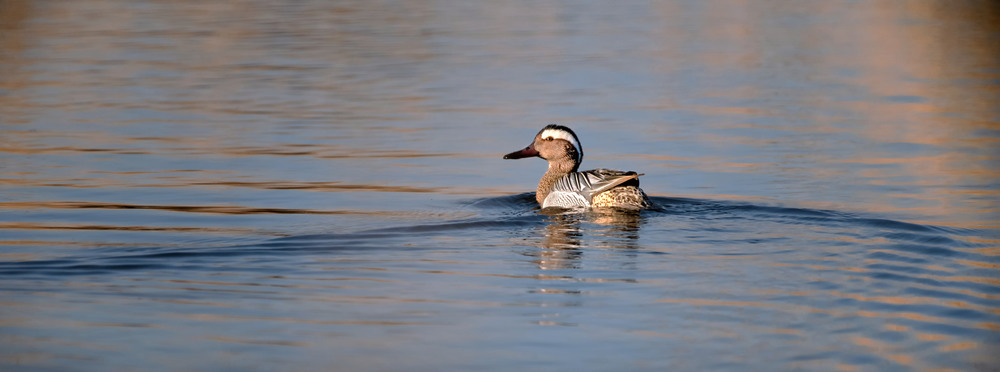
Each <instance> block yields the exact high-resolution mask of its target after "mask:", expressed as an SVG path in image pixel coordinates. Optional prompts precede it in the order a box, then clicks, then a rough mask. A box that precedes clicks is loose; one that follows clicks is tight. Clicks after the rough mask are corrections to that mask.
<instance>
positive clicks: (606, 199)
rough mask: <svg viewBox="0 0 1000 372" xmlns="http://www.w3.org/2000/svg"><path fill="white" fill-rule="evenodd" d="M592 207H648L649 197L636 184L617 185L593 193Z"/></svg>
mask: <svg viewBox="0 0 1000 372" xmlns="http://www.w3.org/2000/svg"><path fill="white" fill-rule="evenodd" d="M591 206H593V207H594V208H600V207H612V208H622V209H644V208H649V206H650V203H649V197H647V196H646V193H645V192H643V191H642V189H640V188H638V187H636V186H619V187H615V188H613V189H611V190H608V191H605V192H602V193H600V194H597V195H594V201H593V202H592V203H591Z"/></svg>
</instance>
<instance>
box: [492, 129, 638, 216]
mask: <svg viewBox="0 0 1000 372" xmlns="http://www.w3.org/2000/svg"><path fill="white" fill-rule="evenodd" d="M532 156H537V157H540V158H542V159H545V160H546V161H548V162H549V170H548V171H546V172H545V175H544V176H542V180H541V181H539V182H538V191H537V192H536V193H535V200H537V201H538V204H541V206H542V208H547V207H560V208H581V207H582V208H587V207H595V208H600V207H613V208H622V209H633V210H637V209H643V208H648V207H649V205H650V203H649V198H648V197H646V193H644V192H642V189H640V188H639V176H641V175H642V174H638V173H636V172H632V171H628V172H626V171H620V170H613V169H603V168H602V169H593V170H588V171H583V172H577V169H578V168H579V167H580V163H581V162H583V147H582V146H581V145H580V139H578V138H577V137H576V133H573V130H572V129H569V128H567V127H564V126H562V125H556V124H549V125H547V126H545V128H542V130H541V131H539V132H538V134H536V135H535V140H534V141H533V142H532V143H531V145H528V147H525V148H524V149H523V150H518V151H514V152H512V153H510V154H507V155H504V156H503V158H504V159H521V158H527V157H532Z"/></svg>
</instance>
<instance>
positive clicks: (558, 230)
mask: <svg viewBox="0 0 1000 372" xmlns="http://www.w3.org/2000/svg"><path fill="white" fill-rule="evenodd" d="M539 213H541V214H544V215H546V216H548V219H547V220H546V222H547V223H548V224H547V225H545V227H544V230H543V232H544V236H543V239H542V241H541V242H540V246H539V248H540V250H539V251H537V252H533V253H531V254H530V255H532V256H534V257H535V258H536V259H535V261H534V262H535V263H536V264H537V265H538V268H540V269H542V270H551V269H578V268H580V262H581V259H582V258H583V250H582V248H583V245H582V244H581V240H582V238H583V235H584V231H586V232H587V233H588V235H592V236H593V237H594V238H596V239H595V241H593V242H588V245H590V246H598V247H608V248H618V249H624V250H635V249H636V248H638V239H639V225H640V222H641V216H640V214H639V212H632V211H621V210H617V209H611V208H608V209H603V208H597V209H594V210H591V211H588V212H586V213H565V211H564V210H557V209H543V210H542V211H540V212H539ZM584 224H588V225H594V226H587V227H586V228H585V229H581V225H584Z"/></svg>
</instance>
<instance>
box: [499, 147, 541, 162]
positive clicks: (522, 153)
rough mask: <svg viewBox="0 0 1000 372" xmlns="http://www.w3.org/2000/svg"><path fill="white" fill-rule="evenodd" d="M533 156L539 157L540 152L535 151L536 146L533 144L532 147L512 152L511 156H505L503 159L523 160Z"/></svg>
mask: <svg viewBox="0 0 1000 372" xmlns="http://www.w3.org/2000/svg"><path fill="white" fill-rule="evenodd" d="M532 156H538V150H535V146H534V144H532V145H531V146H528V147H525V148H524V150H518V151H514V152H512V153H510V154H507V155H504V156H503V158H504V159H521V158H528V157H532Z"/></svg>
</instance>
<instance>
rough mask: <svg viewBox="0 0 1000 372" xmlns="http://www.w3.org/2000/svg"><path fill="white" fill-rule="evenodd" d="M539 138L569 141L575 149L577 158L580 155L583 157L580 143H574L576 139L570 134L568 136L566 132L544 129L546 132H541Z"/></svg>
mask: <svg viewBox="0 0 1000 372" xmlns="http://www.w3.org/2000/svg"><path fill="white" fill-rule="evenodd" d="M541 137H542V138H548V137H552V138H560V139H564V140H566V141H569V143H570V144H572V145H573V147H576V153H577V157H582V155H583V149H582V148H580V143H579V142H577V141H576V137H574V136H573V135H572V134H570V133H569V132H567V131H564V130H558V129H546V130H543V131H542V135H541Z"/></svg>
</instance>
